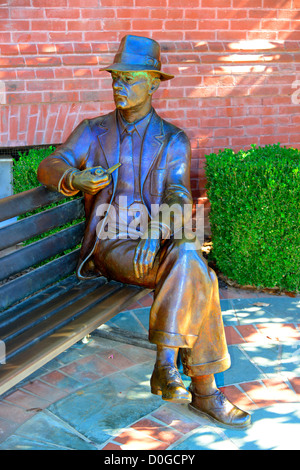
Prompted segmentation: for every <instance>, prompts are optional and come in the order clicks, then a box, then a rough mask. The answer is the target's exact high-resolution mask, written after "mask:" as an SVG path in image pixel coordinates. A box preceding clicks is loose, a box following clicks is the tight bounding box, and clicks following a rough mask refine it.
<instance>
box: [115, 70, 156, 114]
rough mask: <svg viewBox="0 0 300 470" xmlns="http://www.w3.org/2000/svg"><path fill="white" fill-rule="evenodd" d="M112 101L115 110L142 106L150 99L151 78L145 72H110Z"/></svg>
mask: <svg viewBox="0 0 300 470" xmlns="http://www.w3.org/2000/svg"><path fill="white" fill-rule="evenodd" d="M111 76H112V80H113V83H112V87H113V93H114V101H115V105H116V108H117V109H120V110H129V109H135V108H138V107H140V106H143V104H145V103H146V102H147V101H148V100H149V99H150V97H151V95H152V93H153V91H152V81H153V80H152V78H151V75H150V74H149V73H147V72H111Z"/></svg>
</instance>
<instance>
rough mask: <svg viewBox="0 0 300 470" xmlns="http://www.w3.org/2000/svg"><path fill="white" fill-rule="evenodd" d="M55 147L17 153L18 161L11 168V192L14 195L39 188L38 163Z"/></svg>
mask: <svg viewBox="0 0 300 470" xmlns="http://www.w3.org/2000/svg"><path fill="white" fill-rule="evenodd" d="M54 150H55V147H52V146H50V147H47V148H40V149H30V150H29V151H28V152H24V153H21V152H18V154H19V159H18V160H15V161H14V166H13V190H14V194H17V193H21V192H23V191H28V190H29V189H33V188H36V187H37V186H40V183H39V181H38V179H37V176H36V175H37V170H38V166H39V164H40V162H41V161H42V160H43V159H44V158H46V157H48V155H50V154H51V153H52V152H54Z"/></svg>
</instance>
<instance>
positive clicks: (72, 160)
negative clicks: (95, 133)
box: [37, 119, 92, 196]
mask: <svg viewBox="0 0 300 470" xmlns="http://www.w3.org/2000/svg"><path fill="white" fill-rule="evenodd" d="M91 142H92V133H91V129H90V125H89V121H88V120H87V119H85V120H84V121H82V122H81V123H80V124H79V125H78V126H77V127H76V129H75V130H74V131H73V132H72V133H71V135H70V136H69V137H68V139H67V140H66V142H65V143H64V144H62V145H60V146H59V147H58V148H57V149H56V150H55V152H53V153H52V154H51V155H49V156H48V157H46V158H45V159H44V160H42V161H41V163H40V165H39V167H38V172H37V177H38V180H39V182H40V183H42V184H44V185H45V186H47V187H48V188H49V189H51V190H53V191H59V192H61V193H62V194H64V195H66V196H74V195H75V194H77V193H78V192H79V191H78V190H76V189H74V188H72V186H71V185H70V177H71V174H72V173H73V172H74V171H76V170H81V169H83V168H84V165H85V162H86V160H87V157H88V154H89V149H90V146H91Z"/></svg>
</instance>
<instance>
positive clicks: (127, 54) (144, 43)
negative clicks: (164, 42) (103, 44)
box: [100, 35, 174, 80]
mask: <svg viewBox="0 0 300 470" xmlns="http://www.w3.org/2000/svg"><path fill="white" fill-rule="evenodd" d="M160 69H161V62H160V46H159V44H158V42H156V41H154V39H150V38H146V37H143V36H133V35H127V36H124V37H123V39H122V40H121V43H120V46H119V50H118V52H117V54H116V55H115V58H114V63H113V64H112V65H109V66H108V67H104V68H102V69H100V70H106V71H107V72H158V73H159V74H160V79H161V80H170V79H171V78H174V75H170V74H167V73H163V72H161V71H160Z"/></svg>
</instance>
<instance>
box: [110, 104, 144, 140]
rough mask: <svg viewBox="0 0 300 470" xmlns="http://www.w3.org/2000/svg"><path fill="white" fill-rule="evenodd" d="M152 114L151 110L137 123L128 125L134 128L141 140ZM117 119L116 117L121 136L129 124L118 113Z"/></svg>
mask: <svg viewBox="0 0 300 470" xmlns="http://www.w3.org/2000/svg"><path fill="white" fill-rule="evenodd" d="M152 113H153V108H151V110H150V111H149V113H148V114H146V116H144V117H143V118H142V119H140V120H139V121H135V122H133V123H130V124H132V125H133V126H134V128H135V130H136V132H137V133H138V135H139V137H140V138H141V139H142V138H143V135H144V132H145V130H146V128H147V126H148V123H149V121H150V118H151V116H152ZM117 117H118V125H119V130H120V134H121V136H122V135H123V134H124V132H125V131H126V128H127V126H128V124H129V123H128V122H127V121H126V120H125V119H124V118H123V116H122V114H121V113H120V111H118V112H117Z"/></svg>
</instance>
